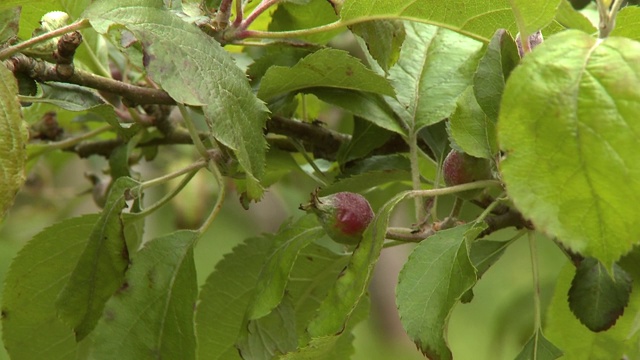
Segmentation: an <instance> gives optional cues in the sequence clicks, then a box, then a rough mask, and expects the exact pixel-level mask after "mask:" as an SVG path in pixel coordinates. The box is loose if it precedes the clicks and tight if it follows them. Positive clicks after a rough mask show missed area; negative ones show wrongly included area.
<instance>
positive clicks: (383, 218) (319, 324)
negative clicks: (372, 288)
mask: <svg viewBox="0 0 640 360" xmlns="http://www.w3.org/2000/svg"><path fill="white" fill-rule="evenodd" d="M407 194H408V193H406V192H404V193H400V194H398V195H396V196H395V197H394V198H393V199H391V200H389V201H388V202H387V203H386V204H385V205H384V206H383V207H382V208H381V209H380V210H379V211H378V212H377V214H376V216H375V217H374V218H373V220H372V221H371V224H369V226H368V227H367V229H366V230H365V232H364V234H363V237H362V240H361V241H360V243H359V244H358V246H357V247H356V249H355V250H354V251H353V254H352V255H351V260H350V261H349V264H348V265H347V267H346V268H345V269H344V270H343V271H342V272H341V273H340V276H339V277H338V280H337V281H336V283H335V285H334V287H333V288H332V289H331V290H330V292H329V294H328V295H327V297H326V298H325V299H324V300H323V301H322V304H320V308H319V309H318V312H317V313H316V316H315V318H314V319H313V320H312V321H311V323H310V324H309V326H308V328H307V330H308V332H309V335H311V337H312V338H316V337H319V338H323V337H326V336H332V335H337V334H340V333H341V332H343V331H344V329H345V328H346V326H347V324H348V322H349V318H350V317H351V315H352V314H353V312H354V310H355V309H356V307H357V306H358V303H359V302H360V300H361V299H362V298H363V296H365V293H366V290H367V288H368V286H369V281H370V280H371V276H372V274H373V268H374V267H375V264H376V262H377V261H378V257H379V256H380V251H381V250H382V245H383V243H384V240H385V235H386V232H387V225H388V223H389V216H390V215H391V210H393V208H394V207H395V206H396V205H397V204H398V203H399V202H400V201H402V200H403V199H404V198H405V197H406V196H407Z"/></svg>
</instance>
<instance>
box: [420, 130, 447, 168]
mask: <svg viewBox="0 0 640 360" xmlns="http://www.w3.org/2000/svg"><path fill="white" fill-rule="evenodd" d="M418 136H419V138H420V139H421V140H422V141H424V142H425V143H426V144H427V146H428V147H429V149H431V152H432V153H433V156H434V157H435V160H436V161H437V162H438V163H441V162H442V161H443V160H444V158H445V157H446V156H447V154H448V153H449V150H451V147H450V146H449V137H448V134H447V126H446V122H444V121H441V122H438V123H435V124H433V125H429V126H426V127H423V128H422V129H420V131H419V132H418Z"/></svg>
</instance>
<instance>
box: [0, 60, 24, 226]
mask: <svg viewBox="0 0 640 360" xmlns="http://www.w3.org/2000/svg"><path fill="white" fill-rule="evenodd" d="M17 95H18V85H17V83H16V79H15V78H14V77H13V74H12V73H11V71H9V69H7V68H6V67H4V66H3V65H2V66H0V219H2V218H3V217H4V214H5V213H6V212H7V210H8V209H9V207H11V205H12V204H13V199H14V197H15V196H16V193H17V192H18V190H19V189H20V187H21V186H22V184H23V183H24V180H25V175H24V166H25V160H26V155H27V152H26V148H25V146H26V142H27V138H28V133H27V128H26V126H25V124H24V122H23V121H22V114H21V113H20V103H19V102H18V97H17Z"/></svg>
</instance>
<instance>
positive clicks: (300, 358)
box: [278, 254, 370, 360]
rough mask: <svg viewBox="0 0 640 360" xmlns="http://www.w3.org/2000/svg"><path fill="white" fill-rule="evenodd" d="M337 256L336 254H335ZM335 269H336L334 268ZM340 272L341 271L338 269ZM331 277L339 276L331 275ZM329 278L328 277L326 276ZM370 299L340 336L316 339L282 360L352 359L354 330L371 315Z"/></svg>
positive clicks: (353, 316)
mask: <svg viewBox="0 0 640 360" xmlns="http://www.w3.org/2000/svg"><path fill="white" fill-rule="evenodd" d="M334 256H335V254H334ZM334 269H335V268H334ZM336 270H338V273H339V270H340V269H336ZM331 275H337V273H336V274H334V273H331ZM325 277H327V276H325ZM369 307H370V305H369V298H368V297H367V296H365V297H363V298H362V300H361V301H360V303H359V304H358V306H357V307H356V309H355V311H354V313H353V315H352V316H351V319H350V321H349V324H348V325H347V328H346V329H345V330H344V331H343V332H341V333H340V334H337V335H333V336H325V337H314V338H312V339H311V340H309V341H308V342H306V343H305V345H304V346H300V347H299V348H298V349H297V350H296V351H294V352H290V353H287V354H286V355H284V356H281V357H279V358H278V359H280V360H334V359H350V358H351V357H352V355H353V353H354V347H353V339H354V336H353V333H352V329H353V328H354V326H355V325H357V324H358V323H359V322H360V321H362V320H364V319H365V318H366V317H367V316H368V315H369Z"/></svg>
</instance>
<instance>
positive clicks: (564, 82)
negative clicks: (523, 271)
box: [498, 30, 640, 268]
mask: <svg viewBox="0 0 640 360" xmlns="http://www.w3.org/2000/svg"><path fill="white" fill-rule="evenodd" d="M638 77H640V43H637V42H634V41H631V40H629V39H625V38H608V39H606V40H604V41H603V40H598V39H595V38H593V37H591V36H589V35H587V34H585V33H582V32H578V31H575V30H568V31H565V32H562V33H559V34H557V35H554V36H552V37H551V38H549V39H547V40H546V41H545V42H544V43H543V44H541V45H539V46H538V47H537V48H536V50H535V51H534V52H532V53H531V54H529V55H527V56H526V57H525V58H524V61H523V63H522V65H521V66H519V67H517V68H516V69H515V70H514V71H513V72H512V73H511V76H510V77H509V80H508V81H507V86H506V88H505V93H504V97H503V101H502V105H501V108H500V120H499V122H498V138H499V139H500V147H501V149H502V150H503V151H504V152H505V155H506V158H505V159H504V160H503V161H502V163H501V171H502V177H503V180H504V182H505V183H506V185H507V192H508V193H509V195H510V196H511V197H512V199H513V201H514V203H515V205H516V206H517V207H518V209H519V210H520V211H521V212H522V213H523V215H524V216H525V217H526V218H529V219H531V220H532V221H533V223H534V225H535V226H536V229H537V230H540V231H543V232H546V233H547V234H548V235H550V236H552V237H556V238H558V240H559V241H561V242H562V243H563V244H565V245H566V246H568V247H570V248H571V249H573V250H574V251H576V252H579V253H582V254H584V255H586V256H589V257H595V258H597V259H599V260H600V261H602V262H603V263H604V264H605V266H607V267H608V268H611V265H612V263H613V262H614V261H615V260H616V259H618V258H619V257H620V256H621V255H622V254H624V253H626V252H627V251H629V250H630V249H631V246H632V245H633V244H635V243H637V242H638V239H640V227H638V226H637V221H638V215H639V213H638V208H637V206H636V205H635V204H636V203H638V202H640V153H639V152H637V151H635V148H636V147H637V144H638V142H639V141H640V122H638V121H637V119H638V118H639V117H640V107H638V106H637V104H638V103H640V92H639V91H638V86H637V81H636V79H637V78H638Z"/></svg>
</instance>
